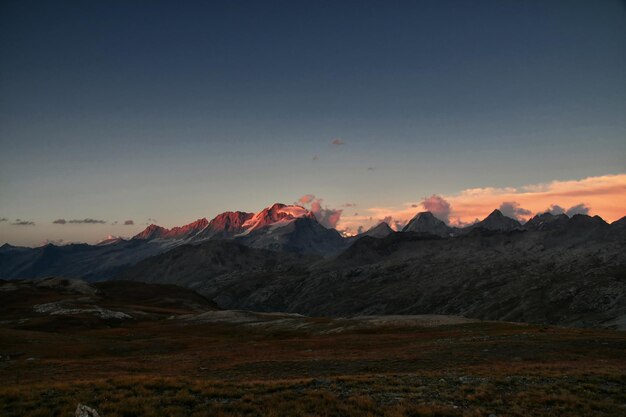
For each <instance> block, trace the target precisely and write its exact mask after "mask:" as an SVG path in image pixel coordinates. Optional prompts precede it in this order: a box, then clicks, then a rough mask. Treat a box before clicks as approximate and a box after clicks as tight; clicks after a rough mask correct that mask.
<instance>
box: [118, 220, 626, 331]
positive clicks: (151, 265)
mask: <svg viewBox="0 0 626 417" xmlns="http://www.w3.org/2000/svg"><path fill="white" fill-rule="evenodd" d="M300 221H306V219H300ZM215 243H216V242H215ZM195 250H197V249H193V247H187V246H186V247H181V248H178V249H177V250H176V251H172V252H168V253H166V254H163V255H159V256H157V257H155V258H151V259H148V260H146V261H144V262H142V263H141V268H139V265H138V267H137V268H133V269H132V273H131V272H130V271H127V272H126V273H124V274H122V275H121V277H123V278H125V279H138V280H154V282H178V283H181V284H183V285H190V284H189V283H190V282H193V285H192V288H194V289H196V290H198V291H199V292H201V293H202V294H204V295H206V296H207V297H209V298H211V299H212V300H214V301H215V302H217V303H218V305H220V307H222V308H228V309H233V308H236V309H250V310H257V311H286V312H293V313H302V314H309V315H327V316H346V315H348V316H349V315H367V314H454V315H465V316H467V317H471V318H480V319H489V320H510V321H528V322H536V323H549V324H559V325H569V326H602V327H617V328H624V329H626V237H625V236H624V234H619V233H616V232H614V231H613V228H611V227H609V226H607V225H605V224H602V222H600V221H598V220H597V219H594V218H591V217H589V216H587V218H572V219H569V220H568V222H567V224H566V225H565V227H564V228H563V229H554V230H553V229H550V230H512V231H498V230H487V229H484V228H477V229H475V230H474V231H472V232H471V233H468V234H464V235H461V236H459V237H451V238H440V237H437V236H434V235H432V234H427V233H414V232H405V233H393V234H391V235H389V236H387V237H384V238H373V237H368V236H365V237H362V238H360V239H358V240H357V241H356V242H355V243H354V244H353V245H352V246H351V247H349V248H348V249H346V250H345V251H344V252H342V253H341V254H340V255H338V256H336V257H335V258H330V259H329V258H326V259H324V260H317V261H312V260H311V259H302V258H300V257H299V256H295V255H293V256H292V257H290V258H279V257H277V255H278V253H276V252H268V251H265V252H259V251H256V250H253V249H248V251H251V252H245V251H243V250H240V249H234V248H232V249H229V250H232V251H235V252H236V253H238V255H237V262H236V265H240V266H238V267H236V268H235V269H233V268H232V266H231V264H232V263H229V262H227V261H220V262H225V263H224V265H225V269H224V270H219V268H218V269H217V270H216V269H215V268H216V267H214V266H210V265H207V264H206V262H207V261H206V259H207V258H209V259H210V258H211V256H210V255H203V256H192V255H191V254H189V255H187V254H186V252H187V251H192V252H191V253H194V252H193V251H195ZM177 251H180V252H177ZM250 254H251V255H250ZM248 256H250V257H251V260H250V261H248V260H247V258H248ZM259 256H260V257H265V256H270V260H271V267H267V265H265V266H260V263H262V262H261V261H260V260H259V259H258V257H259ZM218 259H221V258H218ZM196 262H199V263H197V264H195V263H196ZM274 262H275V263H274ZM218 264H219V262H218ZM194 265H195V266H194ZM243 265H251V266H252V267H251V268H247V267H246V268H244V267H243ZM181 269H182V270H184V271H190V272H189V273H186V274H185V275H184V276H185V278H184V280H183V281H182V282H181V281H179V278H177V276H178V275H179V273H178V271H179V270H181ZM229 269H230V270H231V271H232V272H231V273H228V272H226V271H227V270H229ZM214 270H215V271H216V272H213V271H214Z"/></svg>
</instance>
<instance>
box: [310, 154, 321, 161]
mask: <svg viewBox="0 0 626 417" xmlns="http://www.w3.org/2000/svg"><path fill="white" fill-rule="evenodd" d="M312 159H313V160H314V161H317V160H318V159H320V156H319V155H313V158H312Z"/></svg>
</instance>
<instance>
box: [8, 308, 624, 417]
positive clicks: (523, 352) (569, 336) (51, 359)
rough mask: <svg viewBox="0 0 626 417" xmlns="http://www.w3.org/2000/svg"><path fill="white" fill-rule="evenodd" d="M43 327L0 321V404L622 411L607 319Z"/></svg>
mask: <svg viewBox="0 0 626 417" xmlns="http://www.w3.org/2000/svg"><path fill="white" fill-rule="evenodd" d="M312 322H315V321H314V320H312ZM318 322H319V323H320V326H322V325H324V323H325V320H319V321H318ZM42 330H44V329H36V330H35V329H31V330H25V329H23V328H19V326H12V327H10V326H5V327H0V354H2V355H3V358H2V360H1V361H0V380H2V381H3V384H2V387H0V415H2V416H7V417H12V416H69V415H72V413H73V411H74V409H75V408H76V404H77V403H78V402H83V403H86V404H89V405H90V406H92V407H95V408H96V409H98V411H99V412H101V415H103V416H104V417H131V416H393V417H399V416H488V415H489V414H495V415H497V416H529V415H532V416H612V415H615V416H623V415H626V372H625V371H626V354H625V352H626V334H624V333H620V332H610V331H597V330H577V329H559V328H545V327H539V326H519V325H512V324H506V323H470V324H464V325H454V326H442V327H436V328H419V327H408V328H394V329H379V330H378V331H372V330H371V329H369V330H367V331H353V332H348V333H343V334H333V335H328V334H319V333H316V332H315V331H311V330H309V331H307V332H306V333H305V332H299V331H295V330H294V331H283V332H274V333H272V332H265V331H263V330H261V329H258V330H251V329H249V328H245V327H242V326H236V325H226V324H221V325H217V324H202V325H197V324H194V325H185V326H181V325H179V324H177V323H176V322H174V321H168V320H165V321H157V322H140V323H134V324H129V325H126V326H124V327H117V328H98V329H92V330H90V329H79V330H71V329H65V330H63V331H56V332H50V331H42ZM8 353H13V355H12V357H11V359H10V360H5V359H6V355H7V354H8ZM16 353H21V354H19V355H17V356H16V355H15V354H16ZM29 358H34V359H31V360H28V359H29Z"/></svg>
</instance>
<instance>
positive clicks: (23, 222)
mask: <svg viewBox="0 0 626 417" xmlns="http://www.w3.org/2000/svg"><path fill="white" fill-rule="evenodd" d="M11 224H12V225H13V226H34V225H35V222H32V221H30V220H22V219H16V220H15V221H14V222H13V223H11Z"/></svg>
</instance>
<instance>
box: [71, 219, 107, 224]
mask: <svg viewBox="0 0 626 417" xmlns="http://www.w3.org/2000/svg"><path fill="white" fill-rule="evenodd" d="M68 223H70V224H105V223H106V220H97V219H90V218H86V219H81V220H76V219H72V220H70V221H68Z"/></svg>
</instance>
